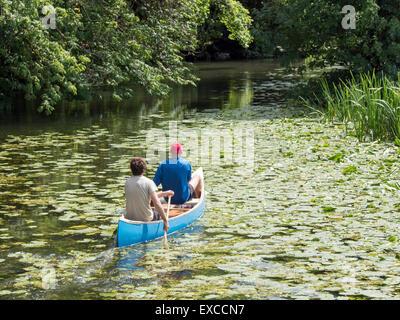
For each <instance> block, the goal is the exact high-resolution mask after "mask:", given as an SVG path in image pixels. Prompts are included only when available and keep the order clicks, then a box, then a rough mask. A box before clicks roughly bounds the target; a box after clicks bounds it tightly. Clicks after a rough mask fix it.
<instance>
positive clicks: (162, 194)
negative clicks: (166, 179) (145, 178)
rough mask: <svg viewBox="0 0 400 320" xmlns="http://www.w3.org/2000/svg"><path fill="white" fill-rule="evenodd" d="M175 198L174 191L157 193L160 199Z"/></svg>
mask: <svg viewBox="0 0 400 320" xmlns="http://www.w3.org/2000/svg"><path fill="white" fill-rule="evenodd" d="M173 196H174V192H173V191H172V190H168V191H160V192H157V197H159V198H162V197H173Z"/></svg>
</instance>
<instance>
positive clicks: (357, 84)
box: [306, 73, 400, 141]
mask: <svg viewBox="0 0 400 320" xmlns="http://www.w3.org/2000/svg"><path fill="white" fill-rule="evenodd" d="M399 82H400V76H399V79H398V82H397V83H396V82H393V81H391V80H390V79H388V78H385V77H379V76H376V75H375V73H367V74H365V75H360V76H359V77H357V78H356V77H354V76H353V77H352V78H351V79H350V80H347V81H341V82H340V83H339V84H337V85H336V84H333V85H329V84H328V82H327V81H326V80H322V82H321V88H322V94H321V95H320V97H318V98H317V101H318V102H317V104H318V105H320V106H323V107H325V110H324V111H323V112H324V114H325V115H326V117H327V118H328V119H329V120H339V121H342V122H344V123H345V124H346V125H349V124H350V125H351V129H352V130H354V132H355V134H356V136H357V137H358V138H359V139H360V140H364V139H365V138H366V137H370V138H371V139H373V140H375V139H382V140H391V141H398V140H399V138H400V109H399V106H400V88H399V85H398V83H399ZM306 105H308V106H310V107H312V106H313V105H314V100H313V101H312V102H310V101H306ZM396 139H397V140H396Z"/></svg>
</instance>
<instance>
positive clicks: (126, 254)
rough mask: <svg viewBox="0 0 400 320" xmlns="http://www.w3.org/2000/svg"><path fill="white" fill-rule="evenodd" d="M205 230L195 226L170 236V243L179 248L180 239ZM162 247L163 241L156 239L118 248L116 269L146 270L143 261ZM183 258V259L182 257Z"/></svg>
mask: <svg viewBox="0 0 400 320" xmlns="http://www.w3.org/2000/svg"><path fill="white" fill-rule="evenodd" d="M203 231H204V228H203V227H202V226H201V225H194V226H190V227H187V228H184V229H182V230H179V231H177V232H176V233H173V234H171V235H168V241H169V242H170V243H171V242H172V245H173V246H174V247H176V246H179V244H180V239H181V238H182V237H184V235H187V234H195V233H202V232H203ZM160 246H161V239H156V240H153V241H150V242H146V243H139V244H136V245H132V246H128V247H123V248H118V249H117V250H116V255H117V257H118V258H117V264H116V268H117V269H119V270H121V271H129V270H139V269H144V267H143V266H142V265H141V259H143V258H144V257H145V256H146V255H148V254H151V253H152V252H153V251H155V250H158V249H159V248H160ZM182 258H183V257H182Z"/></svg>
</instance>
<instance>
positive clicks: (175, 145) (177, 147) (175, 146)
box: [170, 143, 183, 154]
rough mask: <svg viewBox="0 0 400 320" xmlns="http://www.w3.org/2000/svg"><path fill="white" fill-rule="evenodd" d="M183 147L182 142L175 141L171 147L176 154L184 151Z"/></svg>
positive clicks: (171, 150)
mask: <svg viewBox="0 0 400 320" xmlns="http://www.w3.org/2000/svg"><path fill="white" fill-rule="evenodd" d="M182 151H183V149H182V145H181V144H180V143H173V144H172V146H171V149H170V152H171V153H176V154H180V153H182Z"/></svg>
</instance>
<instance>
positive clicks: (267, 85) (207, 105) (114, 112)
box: [0, 60, 295, 138]
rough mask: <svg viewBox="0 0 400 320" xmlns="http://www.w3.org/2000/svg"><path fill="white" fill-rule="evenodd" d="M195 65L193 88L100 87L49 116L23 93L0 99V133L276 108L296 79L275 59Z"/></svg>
mask: <svg viewBox="0 0 400 320" xmlns="http://www.w3.org/2000/svg"><path fill="white" fill-rule="evenodd" d="M196 70H197V71H196V72H197V74H198V76H199V77H200V78H201V81H200V82H199V83H198V84H197V86H196V87H193V86H185V87H182V86H176V87H174V88H173V90H172V92H171V94H170V95H169V96H168V97H165V98H161V99H159V98H154V97H150V96H147V95H146V94H144V93H143V90H142V89H141V88H137V87H134V86H133V89H134V92H135V93H134V96H133V97H132V98H131V99H128V100H124V101H121V102H117V101H115V100H114V99H113V98H112V94H111V92H99V93H98V96H99V97H101V98H97V99H92V100H91V101H80V100H74V101H63V102H61V103H59V104H58V105H57V106H56V109H55V111H54V112H53V114H52V115H50V116H46V115H44V114H38V113H37V112H36V107H35V104H34V103H32V102H26V101H24V100H23V99H22V98H16V99H14V101H13V102H10V101H8V102H4V101H3V102H0V138H2V137H3V136H6V135H7V134H21V133H24V134H40V133H42V132H46V131H49V130H54V131H62V132H65V133H67V132H68V133H69V132H73V131H74V130H76V129H78V128H82V127H87V126H91V125H96V124H102V125H105V126H106V127H108V128H109V129H111V130H112V132H113V133H120V132H123V131H126V130H135V129H138V128H143V129H146V124H144V123H142V122H141V119H142V117H143V116H147V115H150V114H157V113H158V114H161V115H163V117H164V118H170V119H174V120H180V119H183V118H184V117H185V116H187V115H188V114H190V112H196V111H200V112H202V111H205V112H212V111H213V110H222V111H224V110H234V109H240V108H243V107H245V106H248V105H251V104H254V105H263V106H264V107H266V108H268V107H276V106H277V104H281V103H282V102H283V101H284V98H283V93H284V92H285V91H286V90H287V89H288V88H290V87H291V86H292V85H293V82H294V80H295V76H294V75H288V74H287V73H286V74H285V71H284V69H282V68H281V67H280V66H279V63H278V62H277V61H274V60H261V61H258V60H256V61H244V62H221V63H198V64H196ZM276 116H279V114H277V115H276Z"/></svg>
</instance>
